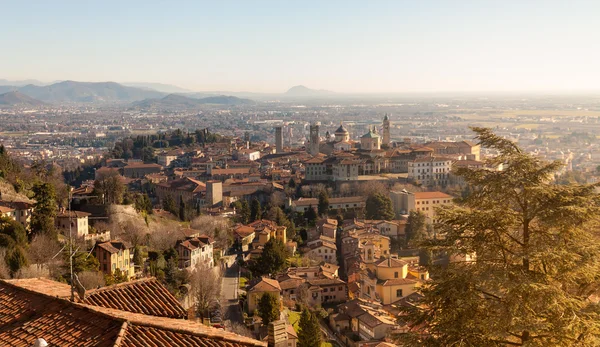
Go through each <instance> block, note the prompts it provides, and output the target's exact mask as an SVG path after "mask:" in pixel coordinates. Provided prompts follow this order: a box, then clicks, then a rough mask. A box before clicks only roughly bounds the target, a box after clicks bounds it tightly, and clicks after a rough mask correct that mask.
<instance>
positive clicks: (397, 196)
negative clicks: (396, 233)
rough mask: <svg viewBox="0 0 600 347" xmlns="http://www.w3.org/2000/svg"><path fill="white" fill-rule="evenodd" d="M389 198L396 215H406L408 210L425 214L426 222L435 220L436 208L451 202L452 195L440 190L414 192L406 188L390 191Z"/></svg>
mask: <svg viewBox="0 0 600 347" xmlns="http://www.w3.org/2000/svg"><path fill="white" fill-rule="evenodd" d="M390 199H391V200H392V204H393V205H394V212H395V213H396V216H397V217H399V216H402V215H407V214H409V213H410V211H419V212H422V213H423V214H425V216H426V217H427V222H428V223H435V222H436V208H437V207H441V206H444V205H449V204H451V203H452V199H453V198H452V196H450V195H448V194H446V193H442V192H416V193H411V192H408V191H406V190H402V191H391V192H390Z"/></svg>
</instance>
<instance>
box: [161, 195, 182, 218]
mask: <svg viewBox="0 0 600 347" xmlns="http://www.w3.org/2000/svg"><path fill="white" fill-rule="evenodd" d="M162 205H163V210H165V211H167V212H171V213H172V214H174V215H177V214H178V211H177V205H176V204H175V200H173V197H172V196H171V195H170V194H167V196H166V197H165V198H164V200H163V203H162Z"/></svg>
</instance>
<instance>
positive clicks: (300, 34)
mask: <svg viewBox="0 0 600 347" xmlns="http://www.w3.org/2000/svg"><path fill="white" fill-rule="evenodd" d="M29 5H31V4H29ZM34 8H35V11H31V6H27V7H26V6H24V5H23V4H20V3H10V4H6V5H5V8H4V11H3V12H4V14H3V15H1V16H2V17H1V18H2V21H0V30H2V31H3V32H4V33H10V35H4V37H3V39H1V40H0V42H2V47H3V57H2V58H1V61H2V66H3V67H4V69H3V70H4V71H3V72H2V74H1V76H0V78H5V79H9V80H22V79H38V80H42V81H47V82H50V81H55V80H76V81H97V82H100V81H115V82H119V83H124V82H149V83H165V84H172V85H177V86H180V87H182V88H186V89H190V90H193V91H210V90H222V91H235V92H240V91H246V92H266V93H281V92H285V91H286V90H287V89H288V88H290V87H292V86H295V85H305V86H307V87H309V88H313V89H325V90H331V91H335V92H338V93H406V92H507V91H529V92H538V91H539V92H544V91H561V92H573V91H598V89H600V88H598V87H597V82H596V81H597V80H598V79H599V78H600V69H599V68H598V67H597V66H596V62H597V61H598V60H600V49H598V48H597V47H596V46H595V45H594V39H595V37H594V36H595V35H594V34H595V33H597V32H600V23H598V22H597V21H595V18H594V14H595V13H597V12H598V11H597V10H598V9H600V8H598V5H597V4H596V3H594V2H591V1H576V2H571V3H569V4H566V3H565V4H560V3H548V2H539V1H531V2H528V3H527V4H521V3H518V2H503V3H502V4H494V3H491V2H485V3H475V2H467V1H461V2H455V3H452V4H450V3H449V2H444V1H427V2H420V3H407V2H378V3H377V4H376V6H374V5H373V4H370V5H369V4H366V3H363V2H352V1H350V2H346V1H344V2H338V1H332V2H327V3H316V2H313V3H311V2H303V3H302V4H300V3H296V4H293V3H292V4H282V3H278V2H269V1H262V2H253V3H252V4H250V3H246V2H230V3H226V4H214V3H203V2H178V3H177V4H168V5H164V4H163V5H159V4H154V3H151V4H147V3H142V2H127V3H126V4H119V3H117V2H106V3H102V4H81V3H77V2H72V1H63V2H60V3H57V4H46V3H44V2H35V4H34Z"/></svg>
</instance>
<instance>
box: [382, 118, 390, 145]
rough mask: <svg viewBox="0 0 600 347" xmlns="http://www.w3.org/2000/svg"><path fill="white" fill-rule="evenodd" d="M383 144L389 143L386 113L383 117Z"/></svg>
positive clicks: (388, 125) (388, 126) (388, 123)
mask: <svg viewBox="0 0 600 347" xmlns="http://www.w3.org/2000/svg"><path fill="white" fill-rule="evenodd" d="M383 144H384V145H386V146H389V145H390V118H389V117H388V115H387V113H386V114H385V116H384V117H383Z"/></svg>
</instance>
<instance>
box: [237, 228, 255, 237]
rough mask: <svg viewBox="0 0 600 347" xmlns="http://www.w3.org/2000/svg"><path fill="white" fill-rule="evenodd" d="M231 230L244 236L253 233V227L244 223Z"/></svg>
mask: <svg viewBox="0 0 600 347" xmlns="http://www.w3.org/2000/svg"><path fill="white" fill-rule="evenodd" d="M233 232H234V233H235V234H237V235H238V236H239V237H241V238H244V237H246V236H249V235H251V234H253V233H254V228H253V227H249V226H246V225H240V226H237V227H235V229H233Z"/></svg>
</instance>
